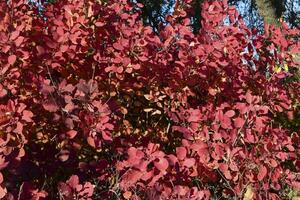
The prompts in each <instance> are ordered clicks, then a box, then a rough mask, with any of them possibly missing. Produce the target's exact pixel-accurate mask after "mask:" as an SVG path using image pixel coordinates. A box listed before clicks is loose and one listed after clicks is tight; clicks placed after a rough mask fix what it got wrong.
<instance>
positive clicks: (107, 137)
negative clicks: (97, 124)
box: [102, 131, 112, 141]
mask: <svg viewBox="0 0 300 200" xmlns="http://www.w3.org/2000/svg"><path fill="white" fill-rule="evenodd" d="M102 138H103V140H106V141H112V137H111V134H110V133H107V132H106V131H102Z"/></svg>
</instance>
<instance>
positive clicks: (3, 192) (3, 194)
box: [0, 186, 7, 199]
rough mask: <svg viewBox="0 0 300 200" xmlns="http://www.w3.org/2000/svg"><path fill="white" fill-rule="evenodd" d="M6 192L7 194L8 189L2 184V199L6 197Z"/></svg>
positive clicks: (0, 194) (0, 193)
mask: <svg viewBox="0 0 300 200" xmlns="http://www.w3.org/2000/svg"><path fill="white" fill-rule="evenodd" d="M6 194H7V189H6V188H5V187H2V186H0V199H2V198H3V197H5V195H6Z"/></svg>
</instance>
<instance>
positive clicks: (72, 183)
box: [66, 175, 79, 189]
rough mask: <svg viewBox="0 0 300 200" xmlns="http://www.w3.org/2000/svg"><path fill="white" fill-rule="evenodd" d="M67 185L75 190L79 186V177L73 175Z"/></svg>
mask: <svg viewBox="0 0 300 200" xmlns="http://www.w3.org/2000/svg"><path fill="white" fill-rule="evenodd" d="M66 183H67V184H68V185H69V186H71V187H72V188H74V189H75V187H76V186H77V185H78V184H79V178H78V176H77V175H72V176H71V177H70V178H69V180H67V182H66Z"/></svg>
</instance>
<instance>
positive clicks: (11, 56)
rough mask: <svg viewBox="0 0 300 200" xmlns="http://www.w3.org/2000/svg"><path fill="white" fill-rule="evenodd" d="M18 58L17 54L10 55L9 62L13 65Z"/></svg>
mask: <svg viewBox="0 0 300 200" xmlns="http://www.w3.org/2000/svg"><path fill="white" fill-rule="evenodd" d="M16 60H17V56H16V55H10V56H8V59H7V62H8V64H10V65H13V64H14V63H15V62H16Z"/></svg>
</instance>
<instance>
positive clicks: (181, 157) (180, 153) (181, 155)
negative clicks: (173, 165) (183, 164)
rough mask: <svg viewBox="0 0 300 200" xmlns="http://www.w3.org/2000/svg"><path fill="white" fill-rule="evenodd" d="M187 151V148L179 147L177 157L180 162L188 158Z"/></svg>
mask: <svg viewBox="0 0 300 200" xmlns="http://www.w3.org/2000/svg"><path fill="white" fill-rule="evenodd" d="M186 154H187V150H186V148H185V147H177V148H176V155H177V158H178V159H179V160H184V159H185V158H186Z"/></svg>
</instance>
